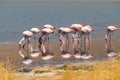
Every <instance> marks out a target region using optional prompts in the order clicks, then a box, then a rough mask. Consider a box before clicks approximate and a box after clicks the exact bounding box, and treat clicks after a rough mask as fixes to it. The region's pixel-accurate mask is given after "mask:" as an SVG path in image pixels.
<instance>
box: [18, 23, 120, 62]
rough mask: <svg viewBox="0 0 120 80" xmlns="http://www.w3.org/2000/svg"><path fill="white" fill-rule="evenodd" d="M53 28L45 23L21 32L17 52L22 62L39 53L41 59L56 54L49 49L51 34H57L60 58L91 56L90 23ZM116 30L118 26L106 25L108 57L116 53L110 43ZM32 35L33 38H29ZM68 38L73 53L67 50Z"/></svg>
mask: <svg viewBox="0 0 120 80" xmlns="http://www.w3.org/2000/svg"><path fill="white" fill-rule="evenodd" d="M55 30H56V27H55V26H53V25H50V24H46V25H44V26H43V29H41V30H40V29H39V28H32V29H30V30H29V31H24V32H23V33H22V35H23V38H22V39H21V40H20V41H19V54H20V56H21V57H22V62H23V63H24V64H30V63H32V62H33V59H32V57H38V56H39V55H40V54H41V58H42V59H43V60H50V59H52V58H54V57H55V56H56V55H57V53H54V52H52V51H51V49H50V48H51V47H50V46H51V45H50V40H49V39H50V37H51V35H52V34H56V35H59V42H60V46H59V50H60V53H61V57H62V58H70V57H72V56H73V57H74V58H76V59H80V58H81V59H91V58H93V55H92V54H90V53H89V48H90V44H91V37H90V33H91V32H92V31H94V29H93V28H92V27H91V26H90V25H83V24H72V25H71V26H70V27H60V28H59V29H58V30H57V32H55ZM116 30H120V28H118V27H116V26H113V25H111V26H108V27H107V29H106V36H105V42H106V43H105V46H106V50H107V56H108V57H113V56H116V55H117V53H116V52H114V51H113V49H112V45H111V37H112V34H113V32H114V31H116ZM38 33H41V35H40V37H39V40H38V41H36V39H37V38H36V35H37V34H38ZM32 36H33V40H31V37H32ZM70 36H71V39H70ZM70 40H72V50H73V52H74V53H73V54H71V53H70V51H69V47H70ZM32 42H33V43H32ZM37 45H38V46H37ZM25 53H26V55H25Z"/></svg>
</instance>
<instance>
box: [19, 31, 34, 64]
mask: <svg viewBox="0 0 120 80" xmlns="http://www.w3.org/2000/svg"><path fill="white" fill-rule="evenodd" d="M22 34H23V38H22V39H21V40H20V41H19V54H20V56H21V57H22V59H23V61H22V62H23V63H24V64H30V63H32V62H33V60H32V59H31V57H30V56H29V49H30V47H31V44H30V43H31V40H30V37H32V35H33V33H32V32H31V31H24V32H23V33H22ZM25 39H26V40H27V42H26V43H24V44H23V45H22V42H23V41H24V40H25ZM25 46H27V50H26V49H25ZM22 49H24V50H25V51H26V52H27V55H26V56H25V55H23V54H22V52H21V51H22Z"/></svg>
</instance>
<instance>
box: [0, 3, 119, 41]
mask: <svg viewBox="0 0 120 80" xmlns="http://www.w3.org/2000/svg"><path fill="white" fill-rule="evenodd" d="M119 4H120V2H74V3H72V2H49V3H47V2H42V3H40V2H38V3H19V2H18V3H17V2H16V3H10V2H8V3H5V2H3V3H0V28H1V29H0V41H4V40H13V39H18V40H19V38H20V37H21V33H22V32H23V31H24V30H30V28H32V27H39V28H40V29H42V27H43V25H44V24H52V25H55V26H56V27H57V28H58V27H61V26H63V27H69V26H70V25H71V24H73V23H82V24H89V25H91V26H92V27H93V28H94V29H95V31H94V32H93V33H92V36H93V37H104V35H105V31H106V30H105V28H106V27H107V26H108V25H111V24H113V25H118V26H120V5H119ZM119 36H120V32H119Z"/></svg>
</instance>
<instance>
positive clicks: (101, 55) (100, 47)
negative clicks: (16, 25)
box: [0, 38, 120, 66]
mask: <svg viewBox="0 0 120 80" xmlns="http://www.w3.org/2000/svg"><path fill="white" fill-rule="evenodd" d="M17 42H18V40H17V39H15V40H10V41H9V42H7V41H5V42H4V45H0V62H1V61H5V60H6V58H7V57H11V58H13V57H15V58H16V59H17V60H18V61H20V62H21V61H22V60H21V57H20V55H19V53H18V48H19V47H18V43H17ZM119 42H120V39H119V40H118V39H115V40H114V50H115V51H116V52H120V49H119V47H120V44H118V43H119ZM50 44H51V45H52V49H51V50H52V51H54V52H57V53H58V54H57V56H56V57H55V58H54V59H52V60H49V61H44V60H42V59H41V56H39V57H37V58H34V60H35V62H34V63H33V64H32V65H41V64H48V65H49V64H50V63H51V64H57V63H58V64H60V63H61V64H63V63H69V62H73V63H74V62H81V61H84V60H81V59H75V58H74V57H72V58H69V59H63V58H62V57H61V56H60V51H59V41H58V40H54V41H53V40H52V41H51V42H50ZM69 50H71V48H70V49H69ZM89 52H90V53H91V54H93V55H94V59H91V60H85V61H92V60H93V61H94V60H103V59H107V56H106V49H105V41H104V39H102V38H92V42H91V46H90V50H89ZM14 60H15V59H13V61H14ZM28 66H31V65H28Z"/></svg>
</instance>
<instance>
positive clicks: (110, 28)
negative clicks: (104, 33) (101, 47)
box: [107, 26, 119, 32]
mask: <svg viewBox="0 0 120 80" xmlns="http://www.w3.org/2000/svg"><path fill="white" fill-rule="evenodd" d="M118 29H119V28H117V27H116V26H108V27H107V30H109V31H110V32H113V31H116V30H118Z"/></svg>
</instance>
